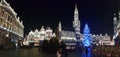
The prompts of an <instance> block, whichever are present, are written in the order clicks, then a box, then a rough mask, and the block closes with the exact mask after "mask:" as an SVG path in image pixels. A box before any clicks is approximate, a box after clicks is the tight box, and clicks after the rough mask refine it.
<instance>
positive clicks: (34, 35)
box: [24, 26, 56, 46]
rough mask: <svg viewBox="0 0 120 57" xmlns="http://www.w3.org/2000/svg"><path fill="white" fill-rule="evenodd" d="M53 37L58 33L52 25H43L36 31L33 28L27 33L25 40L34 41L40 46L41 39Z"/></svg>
mask: <svg viewBox="0 0 120 57" xmlns="http://www.w3.org/2000/svg"><path fill="white" fill-rule="evenodd" d="M53 37H56V34H55V33H53V30H52V29H51V28H50V27H48V28H46V29H45V28H44V26H42V27H41V29H40V30H38V29H36V30H35V31H32V30H31V31H30V32H29V34H28V35H27V37H26V40H25V41H28V43H34V46H39V41H43V40H44V39H46V40H50V39H51V38H53ZM24 45H29V44H24Z"/></svg>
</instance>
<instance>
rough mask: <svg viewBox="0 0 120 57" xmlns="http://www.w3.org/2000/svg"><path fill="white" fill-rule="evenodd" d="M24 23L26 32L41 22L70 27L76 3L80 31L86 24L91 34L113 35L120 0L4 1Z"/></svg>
mask: <svg viewBox="0 0 120 57" xmlns="http://www.w3.org/2000/svg"><path fill="white" fill-rule="evenodd" d="M6 1H7V2H9V3H10V5H11V6H12V8H14V10H15V11H16V12H17V13H18V16H20V17H21V20H23V22H24V26H25V32H26V33H28V32H29V31H30V30H31V29H32V30H34V29H36V28H38V29H40V28H41V26H42V25H45V26H51V27H52V28H56V27H57V25H58V23H59V21H61V22H62V26H63V27H72V21H73V19H74V18H73V14H74V4H75V3H77V4H78V9H79V19H80V21H81V32H82V30H83V28H84V24H85V23H88V25H89V27H90V30H91V33H92V34H100V33H102V34H105V33H108V34H110V35H112V33H113V16H114V15H113V14H114V13H116V12H118V11H119V10H120V0H76V1H75V0H6Z"/></svg>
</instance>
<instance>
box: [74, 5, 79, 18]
mask: <svg viewBox="0 0 120 57" xmlns="http://www.w3.org/2000/svg"><path fill="white" fill-rule="evenodd" d="M74 20H78V8H77V4H75V10H74Z"/></svg>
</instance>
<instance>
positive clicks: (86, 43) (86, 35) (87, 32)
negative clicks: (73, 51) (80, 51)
mask: <svg viewBox="0 0 120 57" xmlns="http://www.w3.org/2000/svg"><path fill="white" fill-rule="evenodd" d="M83 33H84V35H83V41H82V43H83V46H85V47H89V46H90V45H91V43H92V39H91V36H90V30H89V27H88V25H87V24H86V25H85V28H84V32H83Z"/></svg>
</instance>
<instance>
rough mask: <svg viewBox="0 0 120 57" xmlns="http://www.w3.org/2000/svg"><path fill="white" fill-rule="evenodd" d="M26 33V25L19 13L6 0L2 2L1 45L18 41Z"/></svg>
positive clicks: (0, 18)
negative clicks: (18, 15)
mask: <svg viewBox="0 0 120 57" xmlns="http://www.w3.org/2000/svg"><path fill="white" fill-rule="evenodd" d="M23 35H24V25H23V22H22V21H20V18H19V17H17V13H16V12H15V11H14V10H13V9H12V8H11V6H10V4H8V3H7V2H6V1H5V0H1V2H0V46H7V45H9V44H10V42H16V43H17V42H18V40H21V39H22V38H23Z"/></svg>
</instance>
